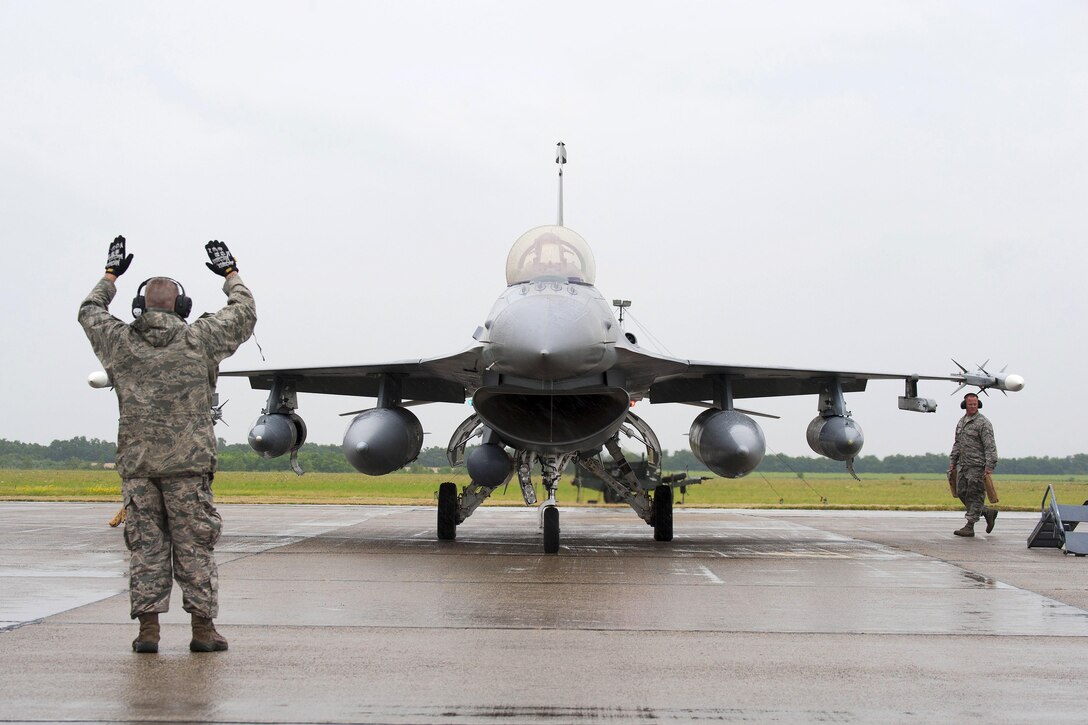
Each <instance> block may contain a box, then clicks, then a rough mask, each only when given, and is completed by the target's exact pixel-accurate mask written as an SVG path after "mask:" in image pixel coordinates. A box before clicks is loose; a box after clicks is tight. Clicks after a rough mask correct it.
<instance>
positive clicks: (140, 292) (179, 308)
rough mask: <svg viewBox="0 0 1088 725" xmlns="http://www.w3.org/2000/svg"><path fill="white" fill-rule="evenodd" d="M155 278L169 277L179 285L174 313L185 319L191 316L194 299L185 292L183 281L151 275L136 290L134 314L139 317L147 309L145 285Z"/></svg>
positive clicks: (133, 300)
mask: <svg viewBox="0 0 1088 725" xmlns="http://www.w3.org/2000/svg"><path fill="white" fill-rule="evenodd" d="M153 279H168V280H170V281H171V282H173V283H174V284H175V285H177V287H178V296H177V297H175V298H174V314H176V315H177V316H178V317H180V318H181V319H183V320H184V319H185V318H186V317H188V316H189V313H190V312H192V311H193V301H192V300H191V299H189V297H188V295H186V294H185V287H183V286H182V284H181V282H178V281H177V280H176V279H172V278H171V277H150V278H148V279H145V280H144V281H143V282H141V283H140V287H139V289H137V290H136V296H135V297H133V298H132V316H133V317H139V316H140V315H142V314H143V313H144V312H146V311H147V300H146V299H145V298H144V287H146V286H147V283H148V282H150V281H151V280H153Z"/></svg>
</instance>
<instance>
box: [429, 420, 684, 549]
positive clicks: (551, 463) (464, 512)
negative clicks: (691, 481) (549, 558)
mask: <svg viewBox="0 0 1088 725" xmlns="http://www.w3.org/2000/svg"><path fill="white" fill-rule="evenodd" d="M619 432H622V433H624V434H625V435H627V436H628V437H631V438H636V439H637V440H639V441H642V442H643V443H644V444H645V445H646V451H647V460H648V462H649V463H650V464H651V465H652V467H653V469H654V470H657V471H659V470H660V457H661V445H660V443H659V442H658V440H657V436H655V435H654V432H653V431H652V430H651V429H650V427H649V426H647V425H646V424H645V422H643V421H642V420H641V419H640V418H639V417H638V416H636V415H635V414H634V413H630V412H628V414H627V418H626V420H625V423H624V427H623V428H621V430H620V431H619ZM619 432H617V433H616V434H614V435H613V436H612V437H611V438H609V439H608V440H607V441H606V442H605V444H604V447H605V448H607V449H608V453H609V454H610V455H611V457H612V460H613V461H614V463H615V464H616V466H618V469H619V471H618V473H616V475H613V473H612V472H611V471H610V470H609V469H607V468H606V467H605V466H604V464H603V463H602V462H601V459H600V457H599V456H598V455H596V453H594V454H593V455H585V456H584V457H583V456H582V455H581V454H578V453H566V454H541V453H534V452H532V451H527V450H521V449H515V450H513V452H512V454H510V453H506V452H505V451H506V446H504V445H503V444H502V441H501V440H497V439H495V438H493V432H492V431H491V430H490V429H488V428H487V427H486V426H484V425H483V424H482V423H481V422H480V420H479V416H478V415H477V414H475V413H474V414H473V415H471V416H469V418H468V419H466V420H465V422H464V423H462V424H461V425H460V426H459V427H458V429H457V431H456V432H455V433H454V436H453V438H452V439H451V440H450V445H449V448H448V449H447V457H448V458H449V461H450V465H453V466H456V465H460V464H461V463H462V461H463V460H464V451H465V446H466V444H467V443H468V441H469V440H471V439H472V438H475V437H477V436H480V437H481V438H482V445H481V447H480V449H478V450H477V451H476V452H474V453H473V456H479V455H480V454H479V451H480V450H486V451H487V452H486V454H485V455H484V458H483V462H482V463H481V462H480V459H479V458H477V459H476V463H475V464H474V463H472V462H471V461H470V462H469V470H470V472H471V471H472V470H473V466H475V467H476V469H475V470H476V472H477V473H478V474H480V475H478V478H479V479H480V480H483V481H486V482H487V485H485V484H484V483H480V481H479V480H475V479H474V480H473V481H472V482H471V483H470V484H469V485H467V486H465V487H464V489H463V490H462V491H461V492H460V493H458V491H457V485H456V484H454V483H452V482H449V481H447V482H445V483H443V484H441V485H440V486H439V488H438V538H439V539H440V540H442V541H453V540H454V539H456V538H457V527H458V526H459V525H460V524H461V523H462V522H463V521H465V519H467V518H468V517H469V516H471V515H472V512H473V511H475V510H476V509H477V508H478V507H479V506H480V504H482V503H483V502H484V501H485V500H486V499H487V497H488V496H490V495H491V494H492V493H493V492H494V491H495V490H496V489H498V488H499V487H501V486H505V485H506V484H507V483H509V481H510V480H511V479H513V478H514V477H515V476H517V482H518V485H519V486H520V487H521V494H522V498H523V499H524V501H525V505H526V506H537V507H538V511H539V523H540V532H541V536H542V539H543V544H544V553H545V554H556V553H558V552H559V507H558V503H557V501H556V496H555V495H556V491H557V489H558V488H559V476H560V474H561V473H562V472H563V469H564V468H566V467H567V464H569V463H570V462H571V461H574V462H575V463H576V464H577V465H579V466H581V467H582V468H583V469H585V470H587V471H589V472H591V473H594V474H596V475H597V476H598V477H599V478H600V479H601V480H602V481H604V483H605V486H606V488H607V490H609V491H610V492H611V494H612V500H614V501H622V502H624V503H626V504H627V505H628V506H630V507H631V508H632V509H633V510H634V512H635V513H636V514H638V516H639V518H641V519H642V520H643V521H645V522H646V523H647V524H649V525H650V526H652V527H653V530H654V540H655V541H672V536H673V526H672V523H673V511H672V509H673V490H672V487H671V486H669V485H666V484H661V485H658V486H656V487H655V488H654V490H653V493H652V495H651V493H650V492H649V491H647V490H645V489H643V488H642V485H641V484H640V483H639V480H638V477H637V476H636V475H635V473H634V471H633V470H632V469H631V465H630V464H629V463H628V462H627V460H626V458H625V457H624V455H623V450H622V449H621V448H620V444H619ZM486 446H494V448H493V449H492V448H485V447H486ZM598 450H599V449H598ZM508 457H509V458H508ZM537 465H539V466H540V474H541V483H542V484H543V487H544V491H545V492H546V493H547V497H546V498H545V500H544V501H543V502H541V503H539V504H538V503H537V497H536V496H537V495H536V489H535V488H534V486H533V481H532V475H531V474H532V469H533V467H534V466H537ZM504 469H505V479H504V480H500V479H502V478H503V471H504Z"/></svg>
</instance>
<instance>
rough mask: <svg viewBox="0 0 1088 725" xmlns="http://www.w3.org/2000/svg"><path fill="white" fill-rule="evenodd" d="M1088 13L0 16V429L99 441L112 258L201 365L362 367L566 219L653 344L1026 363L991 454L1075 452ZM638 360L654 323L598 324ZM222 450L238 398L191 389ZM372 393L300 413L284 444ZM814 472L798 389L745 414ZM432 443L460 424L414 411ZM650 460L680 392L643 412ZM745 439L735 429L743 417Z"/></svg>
mask: <svg viewBox="0 0 1088 725" xmlns="http://www.w3.org/2000/svg"><path fill="white" fill-rule="evenodd" d="M1085 37H1088V5H1085V4H1084V3H1076V2H1069V3H1065V2H1046V3H1028V2H1025V3H1007V2H968V3H957V2H887V3H881V2H857V3H810V2H796V3H794V2H780V3H770V2H753V3H726V2H705V3H702V2H688V3H684V2H661V3H646V2H622V3H621V2H609V3H589V2H573V3H568V2H547V3H525V2H508V1H507V2H411V1H404V0H398V1H397V2H368V3H357V2H343V3H337V2H320V3H302V2H298V3H283V2H231V3H221V2H215V3H202V2H195V3H194V2H188V3H184V4H182V3H144V2H97V3H84V2H49V1H43V2H9V1H7V0H0V98H2V99H3V102H2V103H0V131H2V133H0V162H2V164H0V167H2V170H3V173H2V174H0V200H2V201H0V204H2V213H0V232H2V235H3V250H4V251H3V259H4V262H5V267H6V274H5V281H4V284H3V285H0V303H2V306H3V309H4V313H3V318H2V319H3V321H2V329H0V332H2V340H3V345H2V348H0V356H2V358H0V359H2V363H3V366H4V373H5V374H4V376H3V381H4V382H3V393H4V395H3V402H4V405H5V407H6V409H7V410H6V414H5V415H4V416H2V418H0V438H7V439H16V440H22V441H32V442H39V443H48V442H50V441H51V440H53V439H56V438H69V437H72V436H77V435H83V436H88V437H98V438H104V439H108V440H116V415H117V408H116V400H115V398H114V396H113V394H112V393H110V392H108V391H99V390H92V389H90V388H89V387H88V386H87V384H86V382H85V381H86V376H87V374H88V373H89V372H91V371H92V370H95V369H98V367H99V366H98V364H97V361H96V359H95V357H94V355H93V353H92V352H91V350H90V346H89V345H88V343H87V341H86V339H85V337H84V335H83V333H82V331H81V330H80V328H79V326H78V324H77V323H76V319H75V318H76V311H77V308H78V305H79V302H80V301H81V300H82V298H83V297H84V296H85V294H86V293H87V292H88V291H89V290H90V288H91V287H92V286H93V285H94V283H95V282H96V281H97V280H98V279H99V277H100V276H101V272H102V267H103V264H104V260H105V255H106V249H107V247H108V245H109V242H110V241H111V240H112V239H113V237H114V236H115V235H117V234H124V235H125V236H126V237H127V238H128V239H129V251H131V252H133V253H134V254H135V261H134V262H133V265H132V268H131V269H130V270H129V272H128V273H127V274H126V275H125V276H124V277H123V278H122V279H121V280H120V284H119V293H118V297H117V300H116V301H115V302H114V305H113V308H112V311H113V312H114V314H116V315H117V316H118V317H121V318H122V319H125V320H128V319H130V315H129V312H128V309H129V301H130V300H131V298H132V296H133V294H134V293H135V290H136V287H137V285H138V284H139V282H140V281H142V280H143V279H145V278H147V277H150V276H153V275H158V274H166V275H170V276H173V277H175V278H178V279H180V280H181V281H182V282H183V283H184V284H185V286H186V289H187V290H188V292H189V294H190V296H191V297H193V298H194V300H195V309H194V314H199V313H200V312H202V311H205V310H214V309H217V308H218V307H219V306H220V305H221V304H222V302H223V299H224V298H223V296H222V293H221V292H220V289H219V282H220V280H219V278H217V277H215V276H214V275H212V274H211V273H210V272H208V271H207V269H206V268H205V267H204V261H205V260H206V258H205V257H204V251H203V244H204V242H206V241H207V240H209V239H220V240H224V241H226V242H227V243H228V244H229V245H230V247H231V249H232V250H233V251H234V252H235V253H236V254H237V256H238V258H239V266H240V268H241V272H242V276H243V278H244V279H245V281H246V282H247V284H249V286H250V287H251V288H252V289H253V291H254V294H255V296H256V298H257V305H258V312H259V317H260V321H259V323H258V325H257V339H258V341H259V342H260V344H261V346H262V347H263V349H264V356H265V358H266V360H264V361H262V359H261V356H260V354H259V353H258V349H257V346H256V345H255V344H254V343H253V342H252V341H250V342H248V343H246V344H245V345H244V346H243V347H242V349H241V350H240V351H239V352H238V354H236V355H235V357H234V358H232V359H231V360H228V361H227V362H226V363H225V364H224V365H223V368H224V369H230V368H234V369H245V368H254V367H266V366H267V367H288V366H298V365H319V364H350V363H370V362H381V361H388V360H399V359H405V358H412V357H429V356H433V355H439V354H445V353H451V352H455V351H457V350H460V349H462V348H463V347H465V346H467V345H468V344H470V343H471V342H472V340H471V334H472V332H473V330H474V329H475V328H476V326H477V325H479V324H481V323H482V322H483V320H484V317H485V315H486V314H487V312H488V310H489V309H490V306H491V304H492V302H493V301H494V299H495V298H496V297H497V296H498V294H499V293H500V292H501V290H502V287H503V285H504V263H505V258H506V254H507V251H508V250H509V247H510V245H511V244H512V243H513V241H514V240H515V239H516V238H517V237H518V236H519V235H520V234H521V233H522V232H524V231H525V230H527V229H529V228H530V227H533V226H537V225H540V224H550V223H554V221H555V215H556V209H555V206H556V179H555V172H556V167H555V164H554V163H553V152H554V146H555V143H556V142H557V141H559V140H563V141H565V142H566V144H567V148H568V151H569V163H568V165H567V167H566V175H565V186H566V204H565V222H566V224H567V225H568V226H570V227H571V228H573V229H575V230H577V231H578V232H579V233H581V234H582V235H583V236H584V237H585V238H586V239H587V240H588V242H589V244H590V245H591V246H592V247H593V250H594V253H595V255H596V258H597V267H598V279H597V286H598V287H599V288H600V290H601V291H602V292H603V294H604V295H605V296H606V297H624V298H628V299H631V300H633V301H634V306H633V307H632V309H631V312H632V313H633V315H634V317H635V318H636V319H637V320H638V322H640V323H641V324H642V325H644V326H645V328H646V329H647V330H648V331H649V332H650V333H651V334H652V336H653V337H654V338H656V339H657V340H659V341H660V343H661V344H662V346H663V351H667V352H668V353H670V354H672V355H676V356H679V357H688V358H693V359H700V360H711V361H717V362H723V363H738V364H759V365H784V366H791V367H814V368H837V369H847V370H874V371H889V372H920V373H928V374H947V373H949V372H952V371H953V365H952V363H951V361H950V358H956V359H957V360H959V361H960V362H963V363H965V364H966V363H981V362H983V361H984V360H986V359H989V360H990V361H991V365H992V366H993V367H994V368H1000V367H1001V366H1003V365H1006V364H1008V365H1009V370H1010V371H1013V372H1017V373H1020V374H1022V375H1023V376H1024V377H1025V379H1026V381H1027V385H1026V387H1025V389H1024V390H1023V392H1021V393H1018V394H1013V395H1010V396H1008V397H1007V398H1006V397H1004V396H1002V395H1000V394H997V395H995V396H992V397H990V398H989V399H984V404H985V408H984V412H985V413H987V414H988V415H989V416H990V418H991V420H992V421H993V422H994V424H995V427H996V431H997V441H998V447H999V450H1000V452H1001V453H1002V454H1003V455H1005V456H1026V455H1040V456H1041V455H1051V456H1065V455H1069V454H1072V453H1078V452H1083V451H1086V450H1088V445H1086V444H1085V434H1084V425H1083V420H1084V411H1085V402H1086V400H1085V398H1086V394H1085V391H1084V385H1083V375H1082V371H1083V370H1084V367H1085V364H1086V360H1088V355H1086V352H1088V350H1086V344H1085V336H1084V320H1085V319H1086V312H1088V303H1086V302H1085V293H1084V291H1083V278H1084V267H1085V265H1084V262H1085V258H1086V252H1085V245H1084V241H1085V228H1086V226H1085V222H1086V214H1085V209H1086V200H1088V193H1086V192H1088V177H1086V171H1085V169H1086V168H1088V151H1086V148H1088V144H1086V141H1088V139H1086V134H1088V132H1086V129H1088V44H1086V43H1085V42H1084V39H1085ZM630 329H632V330H633V331H635V332H636V333H637V334H639V336H640V339H641V341H642V342H643V343H645V344H647V346H648V347H650V346H651V345H649V342H650V340H651V335H648V334H646V333H645V332H643V331H642V330H641V329H640V328H639V327H638V326H637V325H632V326H631V328H630ZM953 388H954V386H953V385H951V384H940V383H930V384H928V385H923V387H922V394H923V395H928V396H929V397H934V398H936V399H938V400H939V402H940V403H941V406H940V408H939V410H938V412H937V413H936V414H932V415H921V414H917V413H907V412H900V411H898V410H897V409H896V396H898V395H901V394H902V386H901V384H897V383H890V382H889V383H871V384H870V386H869V390H868V391H867V392H865V393H860V394H852V395H848V396H847V402H848V407H850V408H851V409H852V410H853V412H854V416H855V418H856V419H857V420H858V421H859V422H860V423H861V425H862V427H863V428H864V429H865V432H866V447H865V450H864V452H863V453H864V454H875V455H879V456H885V455H888V454H892V453H905V454H912V453H925V452H944V451H946V450H947V449H948V447H949V444H950V442H951V438H952V429H953V426H954V423H955V420H956V419H957V417H958V416H959V414H960V411H959V408H958V401H959V396H956V397H950V395H949V394H950V393H951V392H952V390H953ZM220 393H221V395H222V397H223V398H225V399H227V398H229V399H230V403H229V404H228V405H227V421H228V422H229V424H230V427H222V426H220V428H219V431H220V435H221V436H222V437H224V438H226V439H227V440H228V441H230V442H240V441H243V440H245V436H246V433H247V430H248V428H249V426H250V424H251V423H252V421H253V419H254V418H255V417H256V416H257V414H258V413H259V411H260V408H261V406H262V405H263V402H264V398H265V395H264V394H263V393H260V392H256V391H251V390H249V388H248V383H247V382H245V381H243V380H237V379H224V380H222V381H221V383H220ZM371 404H372V402H371V401H370V400H359V399H350V398H339V397H322V396H308V395H304V396H302V400H301V407H300V409H299V413H300V414H301V415H302V416H303V417H304V418H305V419H306V421H307V424H308V426H309V429H310V440H312V441H315V442H318V443H338V442H339V441H340V439H341V436H342V433H343V429H344V427H345V425H346V423H347V420H348V419H346V418H341V417H338V415H337V413H339V412H344V411H350V410H356V409H359V408H363V407H369V406H370V405H371ZM745 406H746V407H750V408H754V409H757V410H762V411H765V412H768V413H774V414H778V415H781V416H783V417H782V420H780V421H766V422H765V423H764V429H765V431H766V433H767V443H768V447H769V448H770V449H771V450H772V451H779V452H783V453H789V454H809V450H808V447H807V445H806V444H805V436H804V433H805V427H806V425H807V423H808V421H809V420H810V419H811V418H812V417H813V415H815V412H816V409H815V406H816V401H815V399H814V398H801V399H771V400H761V401H746V402H745ZM414 410H415V411H416V412H417V413H418V414H419V416H420V418H421V420H422V421H423V425H424V429H425V430H427V431H428V432H429V433H430V435H428V436H427V439H426V443H425V445H442V446H445V445H446V443H447V441H448V439H449V436H450V434H451V433H452V432H453V428H454V426H455V425H456V424H457V423H458V422H459V421H460V420H461V419H463V418H464V417H465V416H466V415H468V414H469V412H470V408H469V407H468V405H464V406H455V405H431V406H423V407H420V408H415V409H414ZM636 412H638V413H639V414H640V415H642V416H643V417H644V418H646V419H647V420H648V421H650V422H651V424H653V425H654V427H655V429H656V431H657V433H658V435H659V436H660V438H661V441H662V443H663V445H664V446H665V447H666V448H668V449H679V448H685V447H686V446H687V438H686V437H685V434H686V433H687V431H688V426H689V425H690V422H691V420H692V419H693V418H694V416H695V414H696V413H697V412H698V411H697V410H696V409H694V408H690V407H687V406H651V405H649V404H641V405H639V406H638V407H636ZM761 423H763V421H762V420H761Z"/></svg>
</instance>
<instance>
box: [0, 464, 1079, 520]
mask: <svg viewBox="0 0 1088 725" xmlns="http://www.w3.org/2000/svg"><path fill="white" fill-rule="evenodd" d="M442 481H453V482H454V483H456V484H457V486H458V488H460V487H462V486H464V485H466V484H467V483H468V476H467V475H465V474H456V475H449V474H410V473H397V474H392V475H389V476H381V477H372V476H364V475H362V474H349V473H307V474H306V475H305V476H302V477H301V478H299V477H296V476H295V475H294V474H293V473H248V472H229V471H228V472H220V473H218V474H216V477H215V495H216V500H217V501H219V502H221V503H344V504H350V503H368V504H431V503H434V501H435V496H436V492H437V491H438V485H439V484H440V483H441V482H442ZM994 481H995V484H996V485H997V489H998V493H999V495H1000V497H1001V503H1000V504H999V506H998V508H1001V509H1004V510H1007V511H1017V510H1019V511H1037V510H1039V504H1040V500H1041V499H1042V497H1043V494H1044V493H1045V492H1046V487H1047V485H1048V484H1053V486H1054V490H1055V492H1056V494H1057V497H1058V501H1059V502H1061V503H1066V504H1080V503H1082V502H1084V501H1085V500H1086V499H1088V476H1064V477H1056V478H1048V477H1042V476H1000V475H999V476H995V477H994ZM676 494H677V495H676V505H677V506H686V507H708V506H712V507H731V508H733V507H758V508H829V509H837V508H872V509H913V510H952V511H955V510H960V509H962V505H961V504H960V502H959V501H958V500H957V499H954V498H952V496H951V494H950V493H949V490H948V484H947V482H946V481H945V478H944V476H942V475H937V474H909V475H908V474H904V475H899V474H871V475H866V476H863V477H862V480H861V481H855V480H853V479H852V478H849V477H847V476H845V475H838V474H806V475H805V477H804V479H803V480H802V479H800V478H798V477H797V476H795V475H793V474H759V473H755V474H752V475H750V476H748V477H746V478H741V479H725V478H715V479H713V480H710V481H706V482H704V483H701V484H699V485H693V486H689V487H688V488H687V492H686V494H685V495H683V496H681V494H680V491H677V492H676ZM537 496H538V498H541V499H542V498H543V495H542V492H541V491H540V489H539V487H538V490H537ZM558 498H559V502H560V504H568V505H569V504H574V503H578V491H577V489H576V488H575V487H574V486H572V485H571V484H570V483H569V480H568V479H564V480H563V481H562V483H561V484H560V487H559V494H558ZM600 498H601V497H600V494H599V493H598V492H596V491H589V490H585V491H583V492H582V503H590V502H592V501H599V500H600ZM0 500H7V501H120V500H121V479H120V478H119V477H118V475H117V473H116V472H114V471H45V470H21V469H0ZM487 505H500V506H501V505H507V506H515V505H522V500H521V490H520V489H519V488H518V486H517V484H516V483H514V484H512V485H510V486H508V487H507V488H506V490H503V489H499V490H498V491H496V492H495V493H494V494H493V495H492V496H491V498H490V499H489V500H488V502H487Z"/></svg>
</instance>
